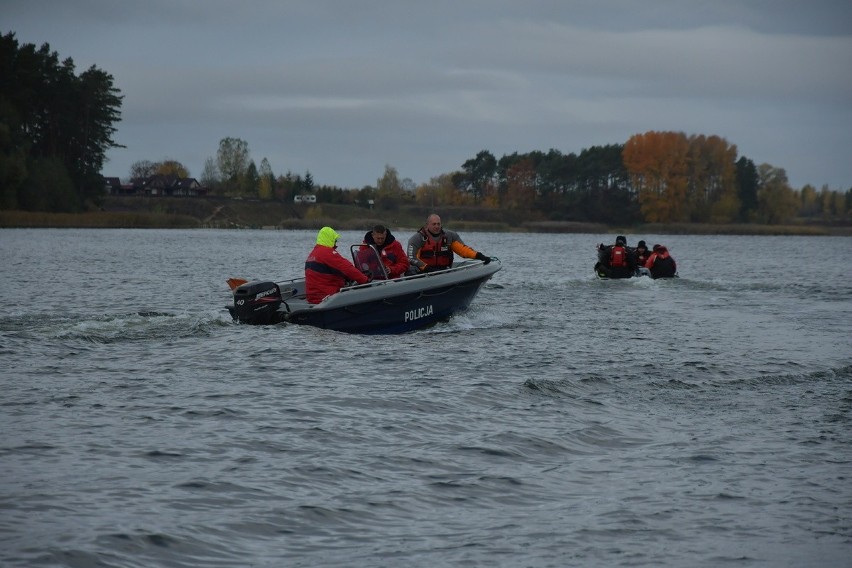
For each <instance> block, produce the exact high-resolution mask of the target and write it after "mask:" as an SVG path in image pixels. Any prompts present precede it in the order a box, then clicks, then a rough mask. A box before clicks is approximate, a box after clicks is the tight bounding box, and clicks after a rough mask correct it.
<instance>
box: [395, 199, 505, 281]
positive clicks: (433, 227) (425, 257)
mask: <svg viewBox="0 0 852 568" xmlns="http://www.w3.org/2000/svg"><path fill="white" fill-rule="evenodd" d="M453 254H457V255H459V256H461V257H464V258H475V259H477V260H481V261H482V262H483V263H484V264H488V263H489V262H491V258H490V257H487V256H485V255H484V254H482V253H481V252H477V251H475V250H473V249H472V248H470V247H469V246H467V245H466V244H464V242H463V241H462V240H461V237H460V236H459V234H458V233H456V232H455V231H450V230H447V229H443V228H442V227H441V218H440V217H439V216H438V215H435V214H434V213H433V214H431V215H429V217H427V218H426V224H425V225H424V226H423V227H422V228H421V229H420V230H419V231H417V232H416V233H414V235H413V236H412V237H411V238H410V239H408V261H409V262H410V263H411V269H409V274H417V273H420V272H434V271H436V270H446V269H447V268H451V267H452V266H453Z"/></svg>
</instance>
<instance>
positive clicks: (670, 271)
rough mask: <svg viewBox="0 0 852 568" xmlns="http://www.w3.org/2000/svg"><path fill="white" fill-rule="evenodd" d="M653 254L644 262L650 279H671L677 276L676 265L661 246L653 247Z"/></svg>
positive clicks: (667, 251)
mask: <svg viewBox="0 0 852 568" xmlns="http://www.w3.org/2000/svg"><path fill="white" fill-rule="evenodd" d="M653 250H654V252H653V253H651V256H650V257H649V258H648V260H647V261H646V262H645V268H647V269H648V271H649V272H650V273H651V278H655V279H656V278H672V277H674V276H675V275H676V274H677V263H676V262H675V259H674V258H672V257H671V255H670V254H669V250H668V249H667V248H666V247H664V246H663V245H654V249H653Z"/></svg>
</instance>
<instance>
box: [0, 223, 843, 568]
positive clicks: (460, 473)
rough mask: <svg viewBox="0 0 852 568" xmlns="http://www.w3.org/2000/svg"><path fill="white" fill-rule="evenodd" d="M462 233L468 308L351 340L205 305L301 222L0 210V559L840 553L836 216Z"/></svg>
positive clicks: (301, 248) (109, 563)
mask: <svg viewBox="0 0 852 568" xmlns="http://www.w3.org/2000/svg"><path fill="white" fill-rule="evenodd" d="M395 232H398V233H399V235H398V236H400V237H401V238H403V239H407V237H408V236H409V232H408V231H403V230H400V231H395ZM462 236H463V237H464V238H465V240H466V241H467V243H468V244H470V245H472V246H474V247H475V248H478V249H481V250H483V251H485V252H486V254H491V255H495V256H498V257H500V259H501V260H502V261H503V264H504V269H503V270H502V271H501V272H499V273H498V274H497V275H496V276H495V277H494V279H493V280H492V281H491V282H490V283H489V284H488V285H487V286H486V287H485V288H484V289H483V290H482V292H481V293H480V295H479V296H478V298H477V300H476V301H475V302H474V305H473V307H472V309H471V310H470V311H468V312H467V313H465V314H462V315H460V316H457V317H455V318H454V319H453V320H451V321H449V322H447V323H444V324H440V325H438V326H436V327H433V328H431V329H427V330H422V331H418V332H414V333H410V334H406V335H402V336H392V337H363V336H356V335H347V334H341V333H337V332H328V331H323V330H317V329H313V328H307V327H297V326H288V325H281V326H275V327H251V326H241V325H236V324H234V323H232V322H231V321H230V320H229V318H228V316H227V312H226V311H225V310H224V306H225V304H226V303H227V302H228V300H229V294H228V290H227V286H226V285H225V279H226V278H227V277H229V276H238V277H248V278H272V279H283V278H286V277H292V276H296V275H298V274H299V273H300V272H301V266H302V264H303V262H304V257H305V256H306V254H307V252H308V251H309V250H310V248H311V246H312V242H313V237H314V233H313V232H307V231H305V232H299V231H297V232H272V231H150V230H149V231H146V230H138V231H136V230H115V231H113V230H99V231H87V230H2V231H0V260H1V261H2V263H0V275H2V277H3V278H2V279H3V283H4V286H3V287H2V290H1V291H0V300H2V305H3V308H2V311H1V312H0V314H2V315H0V366H2V369H3V372H2V379H0V380H2V383H0V384H2V398H0V401H2V406H0V426H1V427H2V432H3V437H2V442H1V443H0V509H2V514H0V565H3V566H73V567H86V566H92V567H137V566H138V567H150V566H175V567H177V566H181V567H184V566H187V567H188V566H258V567H259V566H263V567H272V566H371V567H372V566H388V567H390V566H400V565H407V566H531V567H542V566H600V567H609V566H720V565H729V566H761V567H764V566H850V564H849V560H848V558H849V557H850V556H852V517H850V515H851V514H852V480H850V475H852V467H851V466H852V428H850V426H852V284H850V280H849V278H850V275H852V268H850V267H852V263H850V261H849V259H850V258H852V239H849V238H818V237H803V238H790V237H783V238H782V237H695V236H666V237H661V236H655V235H635V236H633V235H631V236H630V237H629V242H630V244H635V242H636V241H637V240H638V239H639V238H644V239H645V240H647V241H648V242H649V244H650V243H653V242H663V243H665V244H666V245H668V247H669V249H670V250H671V251H672V253H673V255H674V256H675V258H676V259H677V261H678V264H679V269H680V274H681V278H680V279H677V280H669V281H652V280H649V279H645V278H643V279H632V280H629V281H600V280H597V279H595V278H594V276H593V273H592V264H593V262H594V257H595V250H594V247H595V245H596V244H597V243H598V242H601V241H604V240H605V241H610V240H612V239H613V238H614V235H527V234H517V235H516V234H488V233H463V235H462ZM358 237H360V233H356V232H352V233H344V239H343V240H344V241H353V242H354V241H355V240H356V239H357V238H358Z"/></svg>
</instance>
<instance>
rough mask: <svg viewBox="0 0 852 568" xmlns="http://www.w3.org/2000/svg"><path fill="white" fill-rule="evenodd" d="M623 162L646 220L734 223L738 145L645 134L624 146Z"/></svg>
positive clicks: (714, 138) (677, 135) (679, 135)
mask: <svg viewBox="0 0 852 568" xmlns="http://www.w3.org/2000/svg"><path fill="white" fill-rule="evenodd" d="M623 158H624V165H625V167H626V168H627V171H628V173H629V175H630V179H631V185H632V188H633V190H634V192H636V194H637V195H638V199H639V205H640V209H641V212H642V216H643V217H644V218H645V220H646V221H648V222H651V223H671V222H685V221H693V222H714V223H727V222H730V221H733V220H734V219H735V218H736V216H737V214H738V212H739V209H740V201H739V198H738V197H737V169H736V159H737V148H736V146H732V145H730V144H728V143H727V141H725V140H724V139H723V138H720V137H718V136H703V135H699V136H690V137H687V136H686V134H684V133H682V132H653V131H652V132H646V133H645V134H636V135H634V136H632V137H631V138H630V139H629V140H628V141H627V143H626V144H625V145H624V152H623Z"/></svg>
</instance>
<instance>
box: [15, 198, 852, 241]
mask: <svg viewBox="0 0 852 568" xmlns="http://www.w3.org/2000/svg"><path fill="white" fill-rule="evenodd" d="M433 210H434V211H437V212H438V213H439V214H441V216H442V217H443V218H445V219H446V224H447V226H449V227H451V228H452V229H453V230H458V231H467V232H470V231H478V232H493V233H511V232H520V233H593V234H601V233H630V234H640V233H642V234H671V235H677V234H683V235H778V236H852V224H846V225H843V224H839V223H837V224H827V223H818V222H816V221H811V222H804V221H803V222H800V223H795V224H794V223H790V224H784V225H759V224H750V223H737V224H728V225H721V224H704V223H643V224H637V225H631V226H619V225H606V224H603V223H589V222H576V221H547V220H543V219H541V218H540V217H539V216H537V215H536V213H534V212H530V213H527V214H522V213H519V212H517V211H503V210H495V209H486V208H477V207H440V208H434V209H433V208H430V207H421V206H405V207H400V208H398V209H395V210H384V211H378V210H372V209H367V208H364V207H359V206H357V205H343V204H332V203H318V204H311V205H306V204H287V203H282V202H263V201H259V200H257V201H251V200H235V199H227V198H166V197H155V198H151V197H143V198H140V197H130V198H128V197H114V196H109V197H107V198H106V199H105V200H104V204H103V206H102V208H101V210H98V211H86V212H82V213H50V212H38V211H18V210H0V228H3V229H15V228H17V229H22V228H52V229H59V228H65V229H233V230H245V229H253V230H300V229H301V230H318V229H320V228H322V227H323V226H332V227H334V228H335V229H337V230H366V229H367V228H369V227H370V226H372V225H375V224H377V223H381V224H384V225H386V226H388V227H391V228H393V229H395V230H404V229H410V230H412V231H413V230H416V229H417V228H418V227H420V226H421V224H422V220H423V219H425V217H426V216H427V215H428V214H429V213H431V212H432V211H433Z"/></svg>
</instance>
